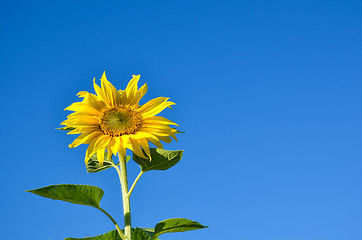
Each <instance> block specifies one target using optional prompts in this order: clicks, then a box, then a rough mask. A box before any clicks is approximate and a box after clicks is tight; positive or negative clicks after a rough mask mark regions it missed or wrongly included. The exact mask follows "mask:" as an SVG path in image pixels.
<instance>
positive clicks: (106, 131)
mask: <svg viewBox="0 0 362 240" xmlns="http://www.w3.org/2000/svg"><path fill="white" fill-rule="evenodd" d="M132 77H133V78H132V79H131V80H130V81H129V83H128V85H127V87H126V89H125V90H119V91H117V89H116V88H115V87H114V86H113V85H112V84H111V83H110V82H109V81H108V80H107V78H106V75H105V73H103V76H102V78H101V86H100V87H99V86H98V85H97V84H96V83H95V78H94V79H93V85H94V90H95V92H96V94H92V93H89V92H86V91H81V92H79V93H78V94H77V95H78V96H79V97H80V98H83V101H81V102H75V103H73V104H71V105H70V106H69V107H67V108H66V109H65V110H69V111H74V113H71V114H69V115H68V119H67V120H65V121H64V122H62V123H61V125H65V126H66V128H69V129H73V130H72V131H70V132H69V133H68V134H80V135H79V136H78V138H76V139H75V140H74V142H73V143H71V144H70V145H69V147H70V148H74V147H77V146H79V145H81V144H89V145H88V148H87V151H86V154H85V162H86V163H87V162H88V160H89V158H90V157H91V156H93V155H94V154H97V158H98V161H99V163H100V164H103V161H104V158H105V157H106V158H107V159H109V158H110V157H111V156H112V154H114V155H117V153H118V154H119V156H120V157H121V158H122V159H124V158H125V155H126V149H130V150H131V151H133V152H134V153H135V154H136V155H137V156H139V157H142V158H149V157H147V156H145V154H146V155H148V156H150V148H149V142H151V143H153V144H154V145H156V146H157V147H159V148H163V145H162V143H161V142H160V140H161V141H163V142H166V143H170V142H171V141H172V139H171V138H170V136H171V137H172V138H174V139H175V140H176V141H177V139H176V136H175V134H176V133H177V132H178V131H177V130H176V129H174V128H171V127H170V125H176V126H178V125H177V124H176V123H174V122H172V121H170V120H168V119H166V118H164V117H161V116H156V115H157V114H158V113H160V112H161V111H163V110H164V109H165V108H167V107H169V108H171V105H174V104H175V103H173V102H170V101H168V100H169V98H166V97H158V98H154V99H152V100H150V101H148V102H147V103H145V104H143V105H140V104H139V102H140V100H141V98H142V97H143V96H144V95H145V94H146V92H147V84H144V85H143V86H142V87H140V88H138V81H139V79H140V75H133V76H132ZM142 149H143V150H142Z"/></svg>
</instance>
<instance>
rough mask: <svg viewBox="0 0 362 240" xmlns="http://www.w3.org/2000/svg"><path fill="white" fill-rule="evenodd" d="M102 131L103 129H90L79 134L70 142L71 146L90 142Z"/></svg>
mask: <svg viewBox="0 0 362 240" xmlns="http://www.w3.org/2000/svg"><path fill="white" fill-rule="evenodd" d="M101 134H102V132H101V131H97V132H94V131H89V132H84V133H82V134H81V135H79V137H78V138H76V139H75V140H74V141H73V142H72V143H71V144H69V147H70V148H75V147H78V146H79V145H81V144H82V143H85V144H88V143H90V142H91V141H92V140H93V139H95V138H97V137H98V136H99V135H101Z"/></svg>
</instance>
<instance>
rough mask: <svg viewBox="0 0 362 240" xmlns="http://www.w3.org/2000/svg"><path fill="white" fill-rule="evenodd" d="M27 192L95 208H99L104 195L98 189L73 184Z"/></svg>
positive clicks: (51, 186)
mask: <svg viewBox="0 0 362 240" xmlns="http://www.w3.org/2000/svg"><path fill="white" fill-rule="evenodd" d="M27 192H31V193H34V194H36V195H39V196H42V197H46V198H51V199H54V200H62V201H66V202H71V203H75V204H81V205H87V206H92V207H95V208H99V202H100V201H101V199H102V197H103V194H104V192H103V190H102V189H100V188H99V187H95V186H90V185H75V184H59V185H50V186H47V187H42V188H38V189H34V190H28V191H27Z"/></svg>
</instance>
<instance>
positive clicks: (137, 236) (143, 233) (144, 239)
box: [132, 228, 153, 240]
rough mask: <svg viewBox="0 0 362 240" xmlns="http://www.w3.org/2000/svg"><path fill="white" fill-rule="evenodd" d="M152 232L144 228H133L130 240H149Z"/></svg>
mask: <svg viewBox="0 0 362 240" xmlns="http://www.w3.org/2000/svg"><path fill="white" fill-rule="evenodd" d="M151 237H153V232H150V231H147V230H145V228H135V229H133V231H132V240H150V239H151Z"/></svg>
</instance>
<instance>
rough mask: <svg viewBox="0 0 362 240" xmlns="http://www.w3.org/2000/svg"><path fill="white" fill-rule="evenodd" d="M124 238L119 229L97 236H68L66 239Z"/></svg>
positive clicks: (118, 239) (102, 239) (117, 239)
mask: <svg viewBox="0 0 362 240" xmlns="http://www.w3.org/2000/svg"><path fill="white" fill-rule="evenodd" d="M83 239H87V240H122V238H121V237H120V236H119V234H118V232H117V230H113V231H110V232H108V233H105V234H102V235H99V236H95V237H85V238H72V237H70V238H66V239H65V240H83Z"/></svg>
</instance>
